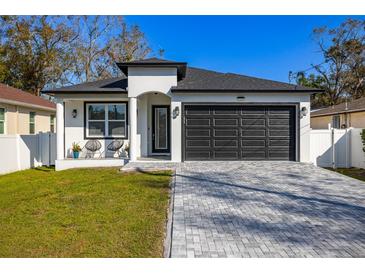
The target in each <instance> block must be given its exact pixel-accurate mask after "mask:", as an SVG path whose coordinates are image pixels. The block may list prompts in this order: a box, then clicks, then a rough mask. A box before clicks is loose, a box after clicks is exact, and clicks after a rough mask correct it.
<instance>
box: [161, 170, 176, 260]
mask: <svg viewBox="0 0 365 274" xmlns="http://www.w3.org/2000/svg"><path fill="white" fill-rule="evenodd" d="M175 182H176V168H175V169H173V175H172V180H171V191H170V201H169V208H168V212H167V222H166V230H165V231H166V235H165V240H164V252H163V257H164V258H170V257H171V246H172V224H173V212H174V198H175Z"/></svg>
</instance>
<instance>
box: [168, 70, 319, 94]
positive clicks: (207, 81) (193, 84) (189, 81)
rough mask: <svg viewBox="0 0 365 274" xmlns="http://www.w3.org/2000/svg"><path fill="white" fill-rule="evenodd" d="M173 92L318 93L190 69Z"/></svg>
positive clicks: (289, 85)
mask: <svg viewBox="0 0 365 274" xmlns="http://www.w3.org/2000/svg"><path fill="white" fill-rule="evenodd" d="M172 90H173V91H186V90H191V91H194V90H196V91H210V90H213V91H222V92H224V91H235V90H236V91H318V89H313V88H307V87H302V86H297V85H291V84H287V83H283V82H277V81H272V80H266V79H260V78H256V77H251V76H245V75H240V74H234V73H220V72H216V71H210V70H205V69H199V68H193V67H188V68H187V72H186V77H185V78H184V79H183V80H181V81H179V82H178V84H177V87H175V88H173V89H172Z"/></svg>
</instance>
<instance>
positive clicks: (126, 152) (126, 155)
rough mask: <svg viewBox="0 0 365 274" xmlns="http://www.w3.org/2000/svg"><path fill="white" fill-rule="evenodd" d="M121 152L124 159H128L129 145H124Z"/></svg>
mask: <svg viewBox="0 0 365 274" xmlns="http://www.w3.org/2000/svg"><path fill="white" fill-rule="evenodd" d="M123 150H124V153H125V157H126V158H128V157H129V144H128V143H127V144H125V145H124V148H123Z"/></svg>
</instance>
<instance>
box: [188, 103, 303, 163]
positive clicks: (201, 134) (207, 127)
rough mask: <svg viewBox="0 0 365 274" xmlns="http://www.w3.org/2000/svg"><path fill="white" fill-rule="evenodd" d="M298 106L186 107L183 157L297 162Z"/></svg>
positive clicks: (189, 158) (191, 159)
mask: <svg viewBox="0 0 365 274" xmlns="http://www.w3.org/2000/svg"><path fill="white" fill-rule="evenodd" d="M297 117H298V115H297V106H296V105H203V104H202V105H194V104H192V105H185V106H184V116H183V157H184V160H185V161H194V160H216V161H219V160H285V161H288V160H289V161H296V160H297V154H298V153H297Z"/></svg>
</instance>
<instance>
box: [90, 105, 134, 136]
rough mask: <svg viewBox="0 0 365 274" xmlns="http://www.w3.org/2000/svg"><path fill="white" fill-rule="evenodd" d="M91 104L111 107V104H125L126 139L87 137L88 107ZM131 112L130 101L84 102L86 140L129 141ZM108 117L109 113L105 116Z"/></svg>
mask: <svg viewBox="0 0 365 274" xmlns="http://www.w3.org/2000/svg"><path fill="white" fill-rule="evenodd" d="M90 104H95V105H97V104H101V105H109V104H125V107H126V109H125V112H126V113H125V115H126V118H125V136H124V137H118V136H87V115H88V111H87V105H90ZM128 113H129V110H128V101H84V139H85V140H115V139H119V140H127V139H128V136H129V135H128V134H129V131H128V127H129V115H128ZM105 115H107V113H106V114H105Z"/></svg>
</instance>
